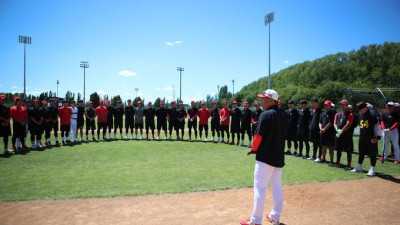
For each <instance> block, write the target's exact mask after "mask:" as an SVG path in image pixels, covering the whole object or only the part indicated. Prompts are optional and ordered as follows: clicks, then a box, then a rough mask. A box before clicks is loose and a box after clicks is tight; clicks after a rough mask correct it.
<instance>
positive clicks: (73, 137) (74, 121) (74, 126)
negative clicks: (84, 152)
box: [70, 119, 77, 141]
mask: <svg viewBox="0 0 400 225" xmlns="http://www.w3.org/2000/svg"><path fill="white" fill-rule="evenodd" d="M70 127H71V133H72V140H74V141H76V140H77V139H76V132H77V130H76V129H77V121H76V119H71V125H70Z"/></svg>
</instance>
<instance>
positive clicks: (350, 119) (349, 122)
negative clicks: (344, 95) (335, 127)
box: [336, 113, 354, 132]
mask: <svg viewBox="0 0 400 225" xmlns="http://www.w3.org/2000/svg"><path fill="white" fill-rule="evenodd" d="M336 115H337V114H336ZM353 121H354V114H353V113H350V114H349V118H347V122H346V125H344V127H343V129H342V132H346V131H347V130H348V129H349V128H350V127H351V125H352V124H353Z"/></svg>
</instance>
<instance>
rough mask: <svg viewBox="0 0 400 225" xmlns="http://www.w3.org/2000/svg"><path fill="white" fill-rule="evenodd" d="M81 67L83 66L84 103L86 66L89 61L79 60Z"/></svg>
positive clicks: (87, 66)
mask: <svg viewBox="0 0 400 225" xmlns="http://www.w3.org/2000/svg"><path fill="white" fill-rule="evenodd" d="M81 68H83V102H84V104H86V100H85V96H86V68H89V62H86V61H81Z"/></svg>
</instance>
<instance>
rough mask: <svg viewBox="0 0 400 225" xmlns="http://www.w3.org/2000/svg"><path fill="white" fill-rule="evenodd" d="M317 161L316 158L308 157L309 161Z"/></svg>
mask: <svg viewBox="0 0 400 225" xmlns="http://www.w3.org/2000/svg"><path fill="white" fill-rule="evenodd" d="M315 159H316V158H314V157H308V158H307V160H313V161H314V160H315Z"/></svg>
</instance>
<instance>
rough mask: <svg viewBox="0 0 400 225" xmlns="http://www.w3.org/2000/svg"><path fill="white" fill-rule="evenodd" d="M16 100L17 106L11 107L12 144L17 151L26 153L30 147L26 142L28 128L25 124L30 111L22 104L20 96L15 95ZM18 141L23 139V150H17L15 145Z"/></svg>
mask: <svg viewBox="0 0 400 225" xmlns="http://www.w3.org/2000/svg"><path fill="white" fill-rule="evenodd" d="M14 101H15V103H16V105H15V106H13V107H11V109H10V114H11V118H12V119H13V136H12V145H13V150H14V152H16V153H25V152H26V151H27V150H28V147H27V146H26V143H25V137H26V130H25V125H26V123H27V122H28V111H27V110H26V108H25V107H23V106H22V100H21V99H20V98H18V97H14ZM17 141H21V143H22V150H17V148H16V147H15V143H16V142H17Z"/></svg>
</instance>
